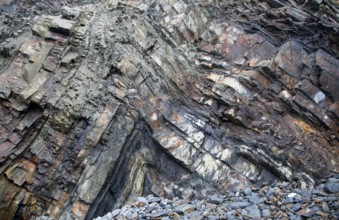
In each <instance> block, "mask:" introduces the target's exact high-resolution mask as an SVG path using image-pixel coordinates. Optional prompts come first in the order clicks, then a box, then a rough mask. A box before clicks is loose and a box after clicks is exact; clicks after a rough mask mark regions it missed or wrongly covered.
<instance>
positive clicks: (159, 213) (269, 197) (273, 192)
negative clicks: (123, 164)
mask: <svg viewBox="0 0 339 220" xmlns="http://www.w3.org/2000/svg"><path fill="white" fill-rule="evenodd" d="M336 184H339V179H337V178H334V177H331V178H330V179H324V180H323V182H322V184H321V185H322V186H316V187H315V189H309V190H305V189H302V190H301V189H299V188H295V187H293V184H290V183H288V182H283V183H276V184H275V185H271V186H264V187H263V188H261V189H257V188H252V187H246V188H244V189H239V190H233V191H232V192H228V193H226V194H225V195H212V196H208V197H207V198H206V200H192V201H187V200H182V199H179V198H174V199H173V200H169V199H166V198H162V197H156V196H153V195H150V196H147V197H138V198H137V199H136V201H135V203H129V205H125V206H123V207H121V208H120V209H116V210H114V211H112V212H111V213H107V214H106V215H105V216H103V217H98V218H97V219H96V220H110V219H127V220H130V219H131V220H132V219H159V220H160V219H161V220H169V219H177V220H184V219H190V220H202V219H291V220H301V219H304V218H310V219H339V202H338V201H339V195H338V191H337V188H336V187H339V186H338V185H336ZM131 204H132V205H131ZM141 204H142V205H141Z"/></svg>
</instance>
